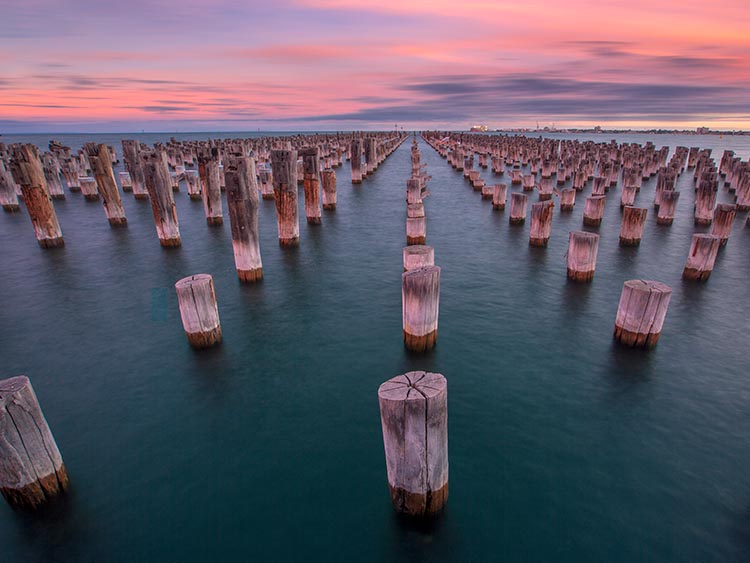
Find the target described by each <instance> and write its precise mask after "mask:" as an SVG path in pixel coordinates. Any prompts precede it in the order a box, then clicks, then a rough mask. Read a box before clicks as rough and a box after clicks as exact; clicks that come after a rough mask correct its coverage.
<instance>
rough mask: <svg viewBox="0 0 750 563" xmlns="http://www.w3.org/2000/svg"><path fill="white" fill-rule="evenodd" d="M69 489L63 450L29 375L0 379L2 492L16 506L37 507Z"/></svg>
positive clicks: (0, 482)
mask: <svg viewBox="0 0 750 563" xmlns="http://www.w3.org/2000/svg"><path fill="white" fill-rule="evenodd" d="M67 489H68V474H67V471H66V470H65V464H64V463H63V460H62V456H61V455H60V450H59V449H58V448H57V444H56V443H55V438H54V437H53V436H52V432H51V431H50V429H49V425H48V424H47V420H46V419H45V418H44V414H42V409H41V407H40V406H39V401H38V399H37V397H36V393H34V389H33V387H32V386H31V382H30V381H29V378H28V377H26V376H24V375H19V376H17V377H11V378H9V379H4V380H2V381H0V492H2V494H3V497H5V500H6V501H7V502H8V504H10V505H11V506H12V507H13V508H18V509H35V508H37V507H39V506H41V505H42V504H44V503H46V502H49V501H50V500H52V499H53V498H54V497H56V496H58V495H59V494H60V493H63V492H65V491H66V490H67Z"/></svg>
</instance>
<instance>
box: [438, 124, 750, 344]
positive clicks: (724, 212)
mask: <svg viewBox="0 0 750 563" xmlns="http://www.w3.org/2000/svg"><path fill="white" fill-rule="evenodd" d="M423 138H424V140H425V141H426V142H427V143H428V144H430V145H431V146H432V147H433V148H434V149H435V150H437V152H438V153H439V154H440V155H441V156H443V157H444V158H446V159H447V160H448V162H449V164H451V165H452V166H453V168H454V169H456V170H459V171H461V172H463V175H464V177H465V178H466V179H467V180H468V181H469V183H470V184H471V186H472V188H473V189H474V190H475V191H478V192H481V194H482V199H487V200H492V204H493V208H494V209H496V210H503V209H505V204H506V197H507V192H508V187H507V184H505V183H499V184H495V185H493V186H488V185H486V183H485V181H484V180H483V179H482V178H481V176H480V172H479V170H476V169H475V168H474V156H475V154H478V161H479V167H480V168H487V165H488V161H489V162H490V163H491V164H492V173H493V175H496V176H503V175H505V173H506V166H507V167H511V170H510V174H511V184H518V185H520V186H521V187H522V190H523V191H522V192H513V193H511V196H510V197H511V203H510V213H509V221H510V223H511V224H521V223H524V222H525V220H526V216H527V204H528V196H527V194H526V193H525V192H529V191H533V190H537V192H538V199H539V201H538V202H536V203H533V204H532V205H531V227H530V232H529V244H530V245H532V246H541V247H544V246H546V245H547V242H548V240H549V237H550V234H551V226H552V217H553V214H554V211H553V210H554V208H555V203H554V198H555V197H556V198H559V208H560V212H566V211H570V210H572V209H573V206H574V205H575V198H576V194H577V193H579V192H581V191H582V190H583V189H584V188H585V186H586V184H587V183H588V182H591V185H592V195H591V196H590V197H587V198H586V202H585V209H584V214H583V223H584V225H585V226H587V227H591V228H598V227H600V225H601V222H602V217H603V211H604V204H605V202H606V194H607V192H609V190H610V188H612V187H614V186H616V185H617V184H618V181H619V180H620V178H622V196H621V201H620V208H621V211H622V215H623V218H622V222H621V225H620V236H619V239H620V244H621V245H622V246H638V245H639V244H640V242H641V239H642V233H643V227H644V225H645V222H646V217H647V214H648V209H647V208H638V207H634V206H633V203H634V200H635V195H636V194H637V193H638V192H640V189H641V186H642V181H643V180H646V179H649V178H651V177H653V176H656V177H657V184H656V190H655V196H654V207H655V208H656V210H657V224H659V225H664V226H668V225H671V224H672V222H673V219H674V212H675V208H676V202H677V200H678V198H679V192H677V191H675V190H676V183H677V178H678V177H679V176H680V174H682V173H683V172H684V171H685V170H686V169H690V168H694V169H695V170H694V174H693V178H694V181H695V191H696V198H695V209H694V221H695V224H696V225H711V231H710V233H708V234H703V233H695V234H693V237H692V241H691V245H690V249H689V252H688V257H687V260H686V263H685V267H684V269H683V278H685V279H687V280H700V281H705V280H707V279H708V277H709V276H710V274H711V271H712V270H713V267H714V264H715V260H716V257H717V254H718V252H719V249H720V248H721V246H723V245H725V244H726V243H727V240H728V238H729V235H730V233H731V229H732V224H733V222H734V219H735V217H736V213H737V211H738V210H748V209H750V206H748V204H749V203H750V199H748V197H747V196H748V194H750V167H749V165H748V163H747V162H744V163H743V162H742V161H741V160H740V159H738V158H737V157H735V156H734V154H733V153H732V152H731V151H725V153H724V156H723V157H722V164H721V165H720V166H719V167H718V168H717V167H716V165H715V164H714V162H713V160H712V159H711V158H710V155H711V151H710V150H701V149H698V148H693V149H688V148H686V147H678V148H677V149H676V151H675V153H674V155H673V156H672V158H671V159H670V160H669V162H667V157H668V153H669V150H668V148H667V147H663V148H662V149H661V150H659V151H657V150H656V148H655V147H654V146H653V145H652V144H651V143H647V144H646V146H640V145H634V144H626V145H618V144H617V143H614V142H612V143H609V144H600V143H599V144H596V143H578V142H560V141H556V140H551V139H528V138H526V137H505V136H487V135H462V134H453V133H441V132H429V133H424V134H423ZM522 166H529V168H530V170H531V174H526V175H523V174H522V173H521V169H522ZM537 174H539V176H540V178H539V180H538V181H537ZM720 175H723V176H724V177H725V182H724V185H725V186H726V187H727V188H728V189H729V192H730V193H732V192H733V193H734V194H735V199H736V203H735V204H718V205H717V204H716V194H717V192H718V189H719V177H720ZM567 181H571V182H572V184H573V186H572V187H571V188H563V189H561V190H558V189H557V187H555V184H557V185H558V186H560V185H565V183H566V182H567ZM598 245H599V235H598V234H597V233H594V232H585V231H573V232H570V233H569V240H568V251H567V255H566V258H567V276H568V278H569V279H571V280H574V281H578V282H588V281H590V280H592V279H593V277H594V273H595V269H596V260H597V254H598ZM670 296H671V289H670V288H669V287H668V286H666V285H665V284H663V283H660V282H656V281H644V280H630V281H627V282H625V284H624V286H623V291H622V295H621V299H620V304H619V307H618V313H617V317H616V321H615V334H614V336H615V338H616V339H617V340H619V341H621V342H623V343H625V344H627V345H630V346H639V347H651V346H654V345H655V344H656V342H657V341H658V338H659V334H660V333H661V330H662V327H663V323H664V319H665V317H666V312H667V307H668V304H669V299H670Z"/></svg>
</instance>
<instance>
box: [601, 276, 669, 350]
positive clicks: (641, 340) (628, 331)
mask: <svg viewBox="0 0 750 563" xmlns="http://www.w3.org/2000/svg"><path fill="white" fill-rule="evenodd" d="M671 297H672V288H670V287H669V286H668V285H665V284H663V283H661V282H658V281H647V280H628V281H626V282H625V284H624V285H623V287H622V294H621V295H620V304H619V306H618V308H617V318H616V319H615V333H614V337H615V339H616V340H617V341H619V342H622V343H623V344H625V345H626V346H631V347H634V348H653V347H654V346H656V343H657V342H658V341H659V336H660V335H661V331H662V328H663V326H664V318H665V317H666V316H667V308H668V307H669V300H670V298H671Z"/></svg>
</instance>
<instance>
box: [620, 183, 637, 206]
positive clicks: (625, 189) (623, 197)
mask: <svg viewBox="0 0 750 563" xmlns="http://www.w3.org/2000/svg"><path fill="white" fill-rule="evenodd" d="M637 191H638V189H637V188H636V187H635V186H634V185H632V184H623V186H622V193H621V194H620V207H621V208H622V207H627V206H628V205H633V204H634V203H635V194H636V192H637Z"/></svg>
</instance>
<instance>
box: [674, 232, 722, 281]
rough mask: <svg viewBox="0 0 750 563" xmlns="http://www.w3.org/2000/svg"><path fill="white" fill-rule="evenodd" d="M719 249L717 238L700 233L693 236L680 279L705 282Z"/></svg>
mask: <svg viewBox="0 0 750 563" xmlns="http://www.w3.org/2000/svg"><path fill="white" fill-rule="evenodd" d="M719 247H721V239H720V238H719V237H716V236H714V235H706V234H700V233H697V234H694V235H693V240H692V242H691V244H690V252H689V253H688V258H687V262H686V263H685V269H684V270H683V271H682V278H683V279H686V280H695V281H706V280H707V279H708V278H709V277H710V276H711V272H712V271H713V269H714V263H715V262H716V256H717V254H718V253H719Z"/></svg>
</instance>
